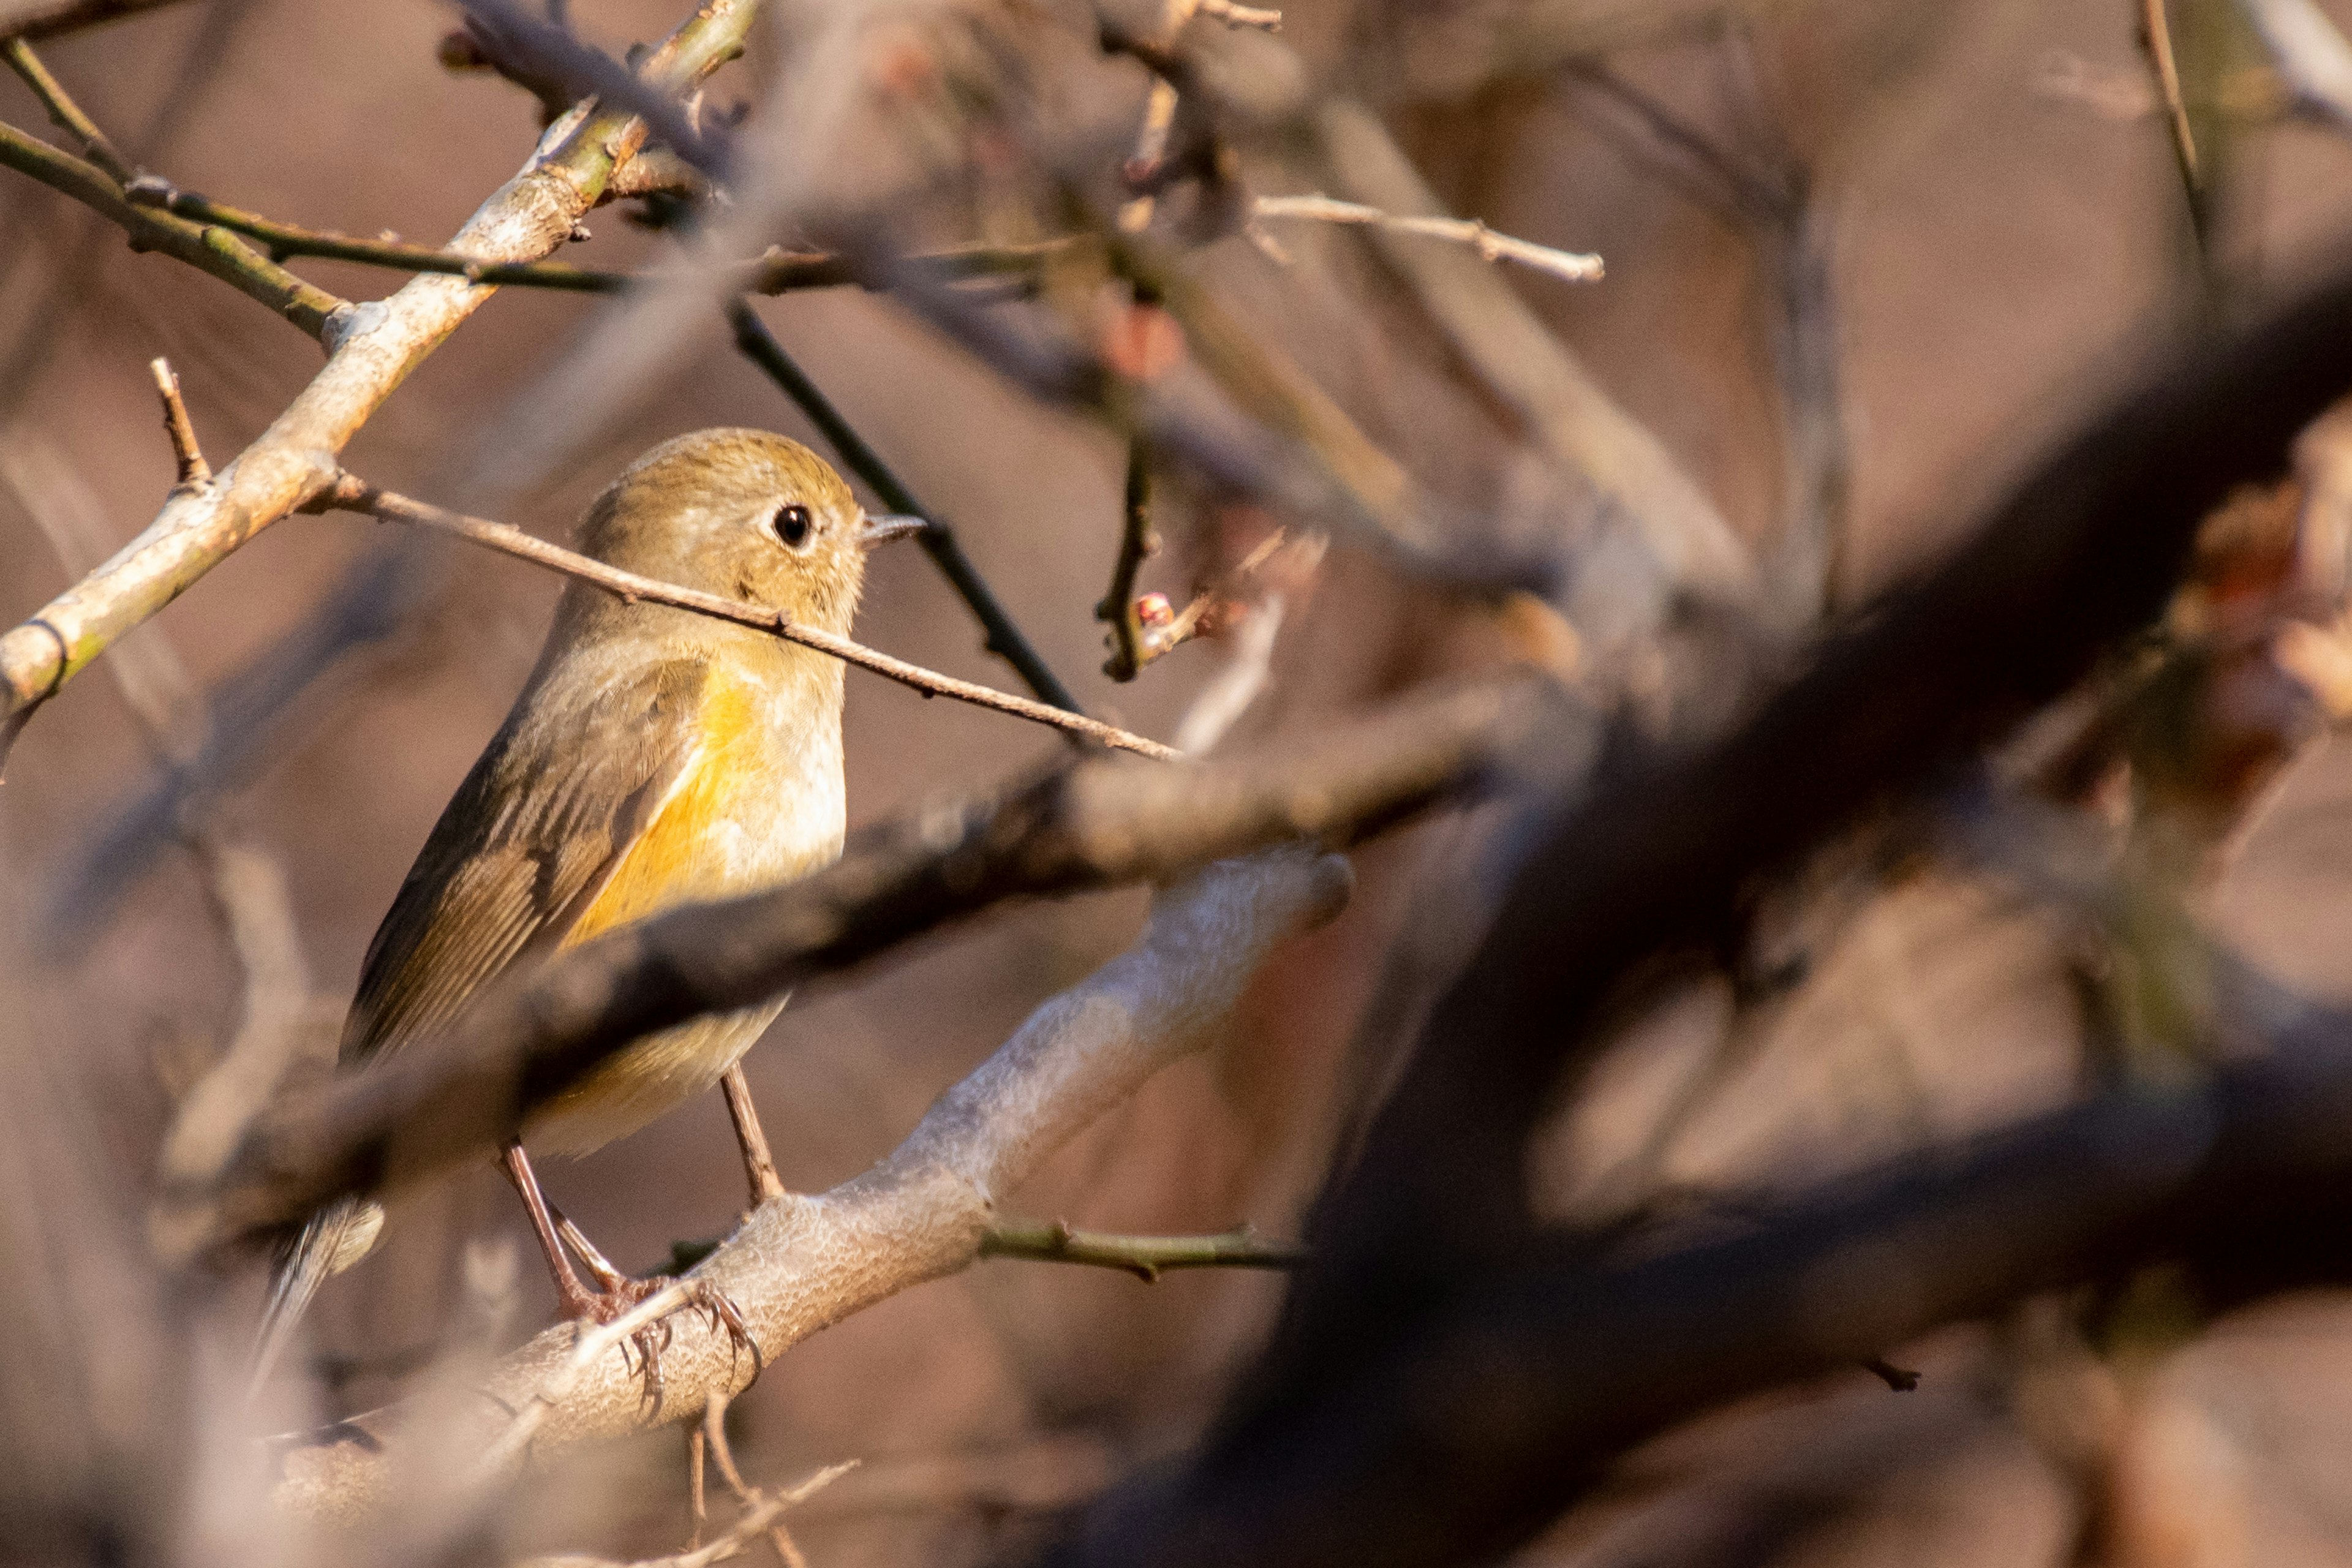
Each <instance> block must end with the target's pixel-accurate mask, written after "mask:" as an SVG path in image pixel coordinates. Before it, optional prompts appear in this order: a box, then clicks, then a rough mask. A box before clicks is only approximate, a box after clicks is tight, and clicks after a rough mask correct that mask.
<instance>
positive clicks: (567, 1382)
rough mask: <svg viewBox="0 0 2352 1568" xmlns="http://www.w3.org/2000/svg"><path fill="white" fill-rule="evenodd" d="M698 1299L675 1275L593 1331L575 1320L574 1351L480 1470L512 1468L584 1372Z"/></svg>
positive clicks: (497, 1472)
mask: <svg viewBox="0 0 2352 1568" xmlns="http://www.w3.org/2000/svg"><path fill="white" fill-rule="evenodd" d="M695 1299H696V1298H695V1289H694V1286H693V1285H692V1284H690V1283H689V1282H688V1281H687V1280H684V1279H673V1280H671V1281H670V1282H669V1283H668V1284H667V1285H665V1286H663V1287H662V1288H661V1289H658V1290H656V1291H655V1292H654V1293H653V1294H652V1295H650V1296H648V1297H646V1299H645V1300H642V1301H640V1302H638V1303H637V1304H636V1305H635V1306H634V1307H632V1308H630V1309H629V1310H627V1311H625V1312H624V1313H622V1314H621V1315H620V1316H619V1317H617V1318H614V1320H613V1321H611V1322H609V1323H600V1324H598V1325H597V1326H596V1327H594V1328H593V1329H586V1328H583V1326H582V1325H580V1324H577V1323H575V1324H574V1325H573V1326H572V1327H573V1331H574V1333H575V1334H576V1335H577V1338H575V1339H574V1341H573V1342H572V1353H571V1354H570V1355H569V1356H567V1357H565V1358H564V1360H563V1362H562V1363H561V1364H560V1365H558V1366H557V1368H556V1369H555V1371H554V1373H552V1374H551V1375H550V1376H549V1377H548V1378H546V1379H545V1380H544V1381H543V1382H541V1384H540V1385H539V1386H538V1387H537V1388H535V1389H533V1390H532V1391H531V1394H530V1398H528V1399H527V1400H525V1401H524V1402H523V1406H522V1408H521V1409H520V1410H518V1411H517V1412H515V1416H514V1419H513V1420H511V1421H509V1422H508V1423H507V1425H506V1426H505V1428H504V1429H503V1430H501V1431H500V1432H499V1436H498V1437H497V1439H496V1440H495V1441H494V1442H492V1443H491V1444H490V1446H489V1447H488V1449H487V1450H486V1451H485V1452H484V1453H483V1455H482V1458H481V1461H480V1463H479V1465H478V1467H477V1469H478V1474H480V1475H481V1476H482V1477H484V1478H486V1479H491V1478H497V1477H501V1476H504V1475H506V1474H508V1473H509V1471H511V1470H512V1469H513V1468H514V1467H515V1465H516V1464H517V1463H518V1462H519V1461H520V1459H521V1458H522V1456H523V1453H524V1450H525V1449H527V1448H528V1447H530V1440H531V1437H532V1436H533V1435H534V1434H536V1433H537V1432H538V1431H539V1429H540V1427H541V1425H542V1424H543V1423H544V1422H545V1421H546V1420H547V1413H548V1412H549V1411H551V1410H552V1409H555V1408H556V1407H557V1406H559V1405H562V1403H563V1399H564V1396H565V1395H566V1394H570V1393H571V1392H572V1385H573V1384H577V1383H578V1382H579V1381H580V1378H581V1375H582V1374H583V1373H585V1372H587V1370H588V1369H589V1368H590V1367H592V1366H593V1365H594V1364H595V1363H596V1362H597V1361H598V1360H599V1359H600V1358H602V1357H603V1355H604V1352H606V1351H610V1350H617V1349H619V1348H620V1347H621V1346H623V1345H625V1344H626V1343H627V1342H628V1340H629V1336H631V1335H632V1334H634V1333H635V1332H636V1331H638V1330H639V1329H643V1328H649V1327H651V1326H652V1325H653V1324H655V1323H657V1322H659V1321H661V1320H662V1319H664V1318H667V1317H668V1316H669V1315H670V1314H671V1313H673V1312H677V1311H682V1310H685V1309H686V1308H688V1307H689V1306H691V1305H693V1303H694V1301H695Z"/></svg>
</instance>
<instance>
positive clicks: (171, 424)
mask: <svg viewBox="0 0 2352 1568" xmlns="http://www.w3.org/2000/svg"><path fill="white" fill-rule="evenodd" d="M147 368H148V370H149V371H150V372H151V373H152V374H153V375H154V377H155V391H156V394H157V395H159V396H161V397H162V398H163V431H164V434H166V435H168V436H169V437H171V438H172V457H173V460H175V461H176V462H177V463H178V464H179V467H180V483H181V484H183V485H205V484H210V483H211V482H212V478H213V466H212V465H211V464H210V463H207V462H205V451H204V448H203V447H200V446H198V445H197V444H196V426H195V423H194V421H193V420H191V419H190V418H189V417H188V405H187V404H186V403H185V402H184V401H182V399H181V397H180V378H179V377H178V376H177V375H175V374H173V371H172V362H171V361H169V360H167V359H162V358H157V359H154V360H151V361H149V362H148V365H147Z"/></svg>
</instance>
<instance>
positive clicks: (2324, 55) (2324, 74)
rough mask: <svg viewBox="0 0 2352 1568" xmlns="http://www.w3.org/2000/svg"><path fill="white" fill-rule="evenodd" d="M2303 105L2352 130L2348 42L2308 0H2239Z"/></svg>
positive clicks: (2340, 127) (2341, 128)
mask: <svg viewBox="0 0 2352 1568" xmlns="http://www.w3.org/2000/svg"><path fill="white" fill-rule="evenodd" d="M2238 8H2239V9H2240V10H2242V11H2243V12H2244V13H2245V14H2246V18H2247V20H2249V21H2251V22H2252V24H2253V25H2254V31H2255V32H2257V33H2259V34H2260V35H2262V40H2263V47H2265V48H2266V49H2268V50H2269V51H2270V56H2271V59H2272V61H2273V63H2274V64H2275V65H2276V66H2277V68H2278V73H2279V75H2280V76H2281V77H2283V78H2284V79H2285V81H2286V85H2287V88H2288V90H2289V91H2291V92H2292V93H2293V94H2294V100H2295V102H2296V103H2297V104H2298V105H2300V106H2301V107H2302V108H2304V109H2305V110H2309V111H2311V112H2313V113H2315V114H2320V115H2324V116H2326V118H2327V119H2329V120H2331V121H2335V124H2336V130H2338V131H2339V132H2352V44H2347V43H2346V42H2345V38H2344V35H2343V34H2342V33H2341V32H2339V31H2338V30H2337V29H2336V24H2335V23H2334V22H2331V21H2329V20H2328V18H2327V14H2326V12H2324V11H2322V10H2321V9H2320V8H2319V7H2318V6H2317V5H2314V4H2312V0H2238Z"/></svg>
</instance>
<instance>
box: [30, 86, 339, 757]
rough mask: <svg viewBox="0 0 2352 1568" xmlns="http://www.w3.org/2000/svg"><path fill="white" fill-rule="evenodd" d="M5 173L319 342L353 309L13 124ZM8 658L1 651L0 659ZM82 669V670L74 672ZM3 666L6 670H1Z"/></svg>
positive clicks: (231, 238) (251, 250)
mask: <svg viewBox="0 0 2352 1568" xmlns="http://www.w3.org/2000/svg"><path fill="white" fill-rule="evenodd" d="M0 167H6V168H11V169H14V170H16V172H17V173H18V174H28V175H30V176H31V177H32V178H34V179H36V180H38V181H39V182H40V183H41V184H45V185H47V186H48V187H49V188H50V189H51V190H53V191H56V192H58V193H59V194H60V195H68V196H71V197H72V198H73V199H74V200H75V201H78V202H79V203H81V204H82V205H84V206H86V207H89V209H90V210H91V211H93V212H95V213H97V214H98V215H99V216H101V217H103V218H105V219H107V220H108V221H109V222H110V223H112V224H113V225H114V226H116V227H118V228H120V229H121V230H122V232H123V233H125V234H126V235H128V236H130V237H131V248H132V249H134V250H153V251H160V252H162V253H163V255H165V256H169V257H172V258H174V259H176V260H180V261H184V262H186V263H187V264H188V265H189V266H191V267H194V268H196V269H198V270H199V271H202V272H208V273H210V274H211V275H212V276H214V277H215V278H217V279H220V280H221V281H222V282H224V283H226V284H228V285H229V286H230V287H231V288H233V289H236V290H237V291H238V292H239V293H241V294H243V295H245V296H246V297H247V299H250V300H259V301H260V302H261V303H262V304H264V305H267V306H268V307H269V308H270V309H271V310H275V311H277V312H278V314H279V315H281V316H283V317H285V318H286V319H287V320H288V321H291V322H293V323H294V324H295V325H296V326H298V327H299V328H301V329H302V330H303V331H306V332H308V333H310V335H311V336H312V337H314V338H316V337H321V336H323V335H324V333H325V332H326V330H327V324H328V322H329V321H332V320H335V319H337V315H338V312H344V311H348V310H350V309H351V307H350V305H349V304H348V303H347V302H346V301H344V300H340V299H338V298H336V297H335V296H334V295H332V294H330V293H328V292H327V291H326V290H325V289H321V288H319V287H318V286H317V285H315V284H311V283H305V282H304V281H303V280H302V279H299V278H297V277H295V276H294V274H292V273H291V272H289V271H287V270H286V268H283V267H280V266H278V264H277V263H276V262H274V261H271V260H270V259H269V258H267V257H265V256H263V255H262V254H261V253H260V252H258V251H257V250H255V249H254V248H253V247H251V246H249V245H247V244H246V243H245V241H243V240H242V239H239V238H238V237H236V235H234V234H231V233H229V232H228V231H227V230H226V229H221V228H208V227H205V226H204V225H201V224H194V223H189V222H187V221H186V220H185V219H183V218H176V217H173V216H170V215H168V214H165V213H158V212H152V211H150V210H148V209H147V208H144V207H139V206H134V205H131V203H130V202H129V201H128V200H126V199H125V198H124V196H123V195H122V188H121V186H120V185H118V184H115V183H114V182H113V181H112V180H111V179H109V178H108V177H107V175H106V173H105V171H104V170H102V169H100V168H99V167H98V166H97V165H95V164H92V163H84V162H82V161H81V160H80V159H79V158H77V157H74V156H73V155H72V154H71V153H62V152H59V151H58V149H57V148H55V147H52V146H50V145H49V144H48V143H47V142H42V141H38V140H37V139H35V138H33V137H31V136H27V135H26V134H25V133H24V132H21V131H19V130H17V129H16V127H15V126H13V125H7V124H0ZM6 657H7V653H6V650H5V648H0V660H5V658H6ZM0 668H5V666H0ZM77 668H79V666H77ZM6 673H7V674H8V677H9V685H10V689H11V691H10V696H11V699H12V700H11V701H10V703H9V707H8V709H7V710H5V711H13V710H14V709H15V707H16V702H17V701H19V700H22V691H21V689H19V688H18V687H17V686H16V679H15V672H14V671H13V670H8V671H7V672H6Z"/></svg>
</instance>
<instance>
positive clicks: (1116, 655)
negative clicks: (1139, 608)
mask: <svg viewBox="0 0 2352 1568" xmlns="http://www.w3.org/2000/svg"><path fill="white" fill-rule="evenodd" d="M1119 516H1120V527H1119V533H1118V561H1117V562H1116V563H1114V564H1113V565H1112V567H1111V573H1110V591H1109V592H1108V593H1106V594H1105V595H1103V597H1102V603H1101V604H1099V605H1096V606H1095V619H1097V620H1098V621H1101V622H1104V623H1105V624H1107V625H1108V626H1109V627H1110V658H1108V660H1106V661H1105V663H1104V664H1103V673H1104V674H1105V675H1108V676H1109V677H1110V678H1111V679H1113V680H1133V679H1135V678H1136V676H1137V675H1138V674H1139V672H1140V671H1141V670H1142V668H1143V664H1144V651H1143V622H1142V621H1141V620H1140V619H1139V618H1138V616H1137V615H1136V608H1135V575H1136V574H1137V573H1138V572H1139V571H1141V570H1142V569H1143V563H1144V562H1145V561H1146V560H1148V559H1150V557H1151V556H1152V555H1153V554H1155V553H1156V552H1158V551H1159V549H1160V538H1159V536H1158V535H1157V534H1155V533H1153V532H1152V531H1151V450H1150V447H1147V446H1145V445H1144V442H1143V438H1142V437H1139V436H1138V437H1132V438H1131V439H1129V442H1128V444H1127V493H1126V496H1125V499H1124V501H1123V503H1122V505H1121V506H1120V509H1119Z"/></svg>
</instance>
